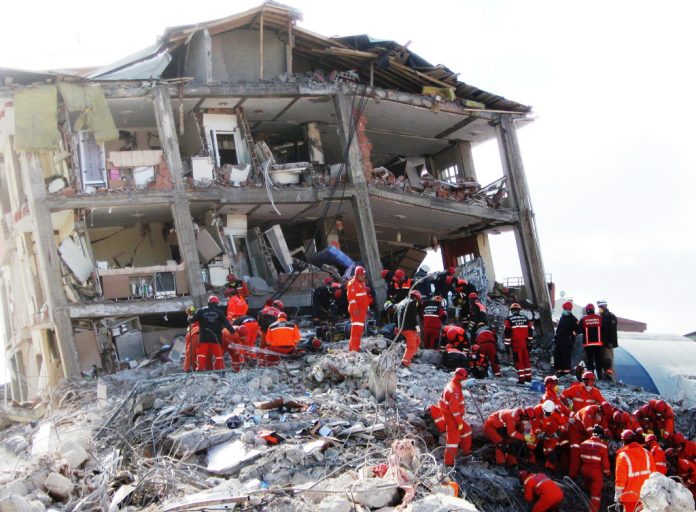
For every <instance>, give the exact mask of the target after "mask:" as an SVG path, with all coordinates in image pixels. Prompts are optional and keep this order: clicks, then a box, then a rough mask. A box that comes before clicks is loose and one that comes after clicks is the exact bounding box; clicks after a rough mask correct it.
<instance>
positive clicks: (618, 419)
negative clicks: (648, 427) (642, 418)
mask: <svg viewBox="0 0 696 512" xmlns="http://www.w3.org/2000/svg"><path fill="white" fill-rule="evenodd" d="M609 430H610V431H611V435H612V437H613V438H614V440H615V441H621V433H622V432H623V431H624V430H632V431H633V432H635V433H636V436H638V437H640V436H641V435H642V434H643V428H642V427H641V426H640V424H639V423H638V420H636V419H635V417H634V416H633V415H632V414H631V413H628V412H626V411H621V410H618V409H617V410H616V411H614V414H612V416H611V420H610V421H609Z"/></svg>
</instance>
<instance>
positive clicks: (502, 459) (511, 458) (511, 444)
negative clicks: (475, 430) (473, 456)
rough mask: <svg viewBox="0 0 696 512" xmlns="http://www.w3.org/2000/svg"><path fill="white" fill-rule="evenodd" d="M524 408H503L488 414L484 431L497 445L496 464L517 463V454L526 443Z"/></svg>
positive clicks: (511, 464)
mask: <svg viewBox="0 0 696 512" xmlns="http://www.w3.org/2000/svg"><path fill="white" fill-rule="evenodd" d="M525 419H526V415H525V413H524V412H523V410H522V408H520V407H517V408H515V409H501V410H499V411H496V412H494V413H492V414H491V415H489V416H488V418H487V419H486V421H485V422H484V424H483V432H484V434H486V437H487V438H488V439H489V440H490V442H491V443H493V445H494V446H495V462H496V464H507V465H508V466H514V465H515V464H517V454H518V453H519V451H520V450H521V448H522V447H523V446H524V445H525V441H526V440H525V438H524V433H523V432H524V424H523V423H524V420H525Z"/></svg>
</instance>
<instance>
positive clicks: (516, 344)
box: [505, 303, 533, 384]
mask: <svg viewBox="0 0 696 512" xmlns="http://www.w3.org/2000/svg"><path fill="white" fill-rule="evenodd" d="M521 310H522V308H521V307H520V305H519V304H517V303H514V304H512V305H511V306H510V316H508V317H507V319H506V320H505V348H506V350H507V351H508V353H509V352H510V349H512V357H513V360H514V362H515V368H516V369H517V383H518V384H524V383H525V382H532V364H531V362H530V361H529V349H530V348H531V344H532V337H533V332H532V323H531V322H530V321H529V319H528V318H527V317H526V316H524V315H522V314H521V313H520V311H521Z"/></svg>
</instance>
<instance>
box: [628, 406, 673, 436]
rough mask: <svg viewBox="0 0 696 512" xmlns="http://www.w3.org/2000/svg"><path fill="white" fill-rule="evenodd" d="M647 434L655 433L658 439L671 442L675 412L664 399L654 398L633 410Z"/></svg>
mask: <svg viewBox="0 0 696 512" xmlns="http://www.w3.org/2000/svg"><path fill="white" fill-rule="evenodd" d="M633 416H634V417H635V418H636V419H637V420H638V423H640V426H641V427H642V428H643V431H644V432H645V433H646V434H650V433H654V434H655V435H656V436H657V438H658V440H663V441H667V442H670V438H671V437H672V436H673V435H674V412H673V411H672V408H671V407H670V406H669V404H668V403H667V402H665V401H664V400H661V399H660V400H657V399H652V400H650V401H648V403H647V404H645V405H643V406H642V407H640V408H639V409H637V410H636V411H634V412H633Z"/></svg>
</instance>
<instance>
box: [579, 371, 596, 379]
mask: <svg viewBox="0 0 696 512" xmlns="http://www.w3.org/2000/svg"><path fill="white" fill-rule="evenodd" d="M582 380H597V377H595V374H594V372H591V371H589V370H588V371H586V372H585V373H583V374H582Z"/></svg>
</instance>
